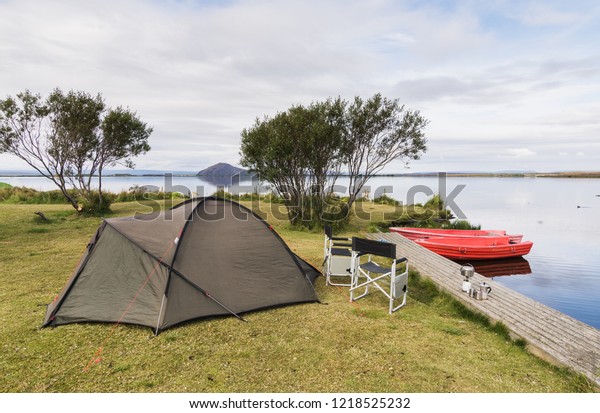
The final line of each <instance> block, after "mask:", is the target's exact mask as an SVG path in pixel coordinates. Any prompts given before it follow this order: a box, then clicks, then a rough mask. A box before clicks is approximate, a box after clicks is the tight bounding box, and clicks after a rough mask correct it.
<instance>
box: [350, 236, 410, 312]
mask: <svg viewBox="0 0 600 413" xmlns="http://www.w3.org/2000/svg"><path fill="white" fill-rule="evenodd" d="M365 255H367V256H368V260H367V261H366V262H361V257H363V256H365ZM373 256H377V257H382V258H388V259H391V260H392V265H391V266H390V267H385V266H383V265H380V264H378V263H376V262H374V261H372V257H373ZM373 274H376V275H373ZM369 287H373V288H374V289H376V290H378V291H380V292H382V293H383V294H384V295H385V296H386V297H387V299H388V302H389V305H388V312H389V313H390V314H392V313H393V312H394V311H396V310H398V309H399V308H401V307H403V306H405V305H406V296H407V293H408V259H407V258H404V257H402V258H398V259H396V244H392V243H389V242H382V241H373V240H369V239H364V238H356V237H354V238H352V282H351V286H350V301H356V300H358V299H360V298H363V297H365V296H366V295H367V294H369ZM361 290H362V293H359V295H356V294H357V292H358V291H361ZM398 300H401V301H400V303H399V304H397V302H398Z"/></svg>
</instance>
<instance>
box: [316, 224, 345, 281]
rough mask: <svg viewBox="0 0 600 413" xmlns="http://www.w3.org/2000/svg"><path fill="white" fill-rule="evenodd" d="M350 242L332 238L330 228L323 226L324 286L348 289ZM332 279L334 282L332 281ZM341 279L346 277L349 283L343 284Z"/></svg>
mask: <svg viewBox="0 0 600 413" xmlns="http://www.w3.org/2000/svg"><path fill="white" fill-rule="evenodd" d="M340 241H342V242H340ZM351 241H352V239H351V238H340V237H334V236H333V232H332V229H331V226H329V225H325V243H324V245H323V255H324V260H323V266H324V269H325V285H338V286H342V287H350V284H351V279H352V274H351V273H352V251H351V250H350V248H351V247H352V243H351ZM332 277H333V278H334V279H335V281H332ZM342 277H346V279H349V280H350V281H346V282H344V281H343V280H344V279H343V278H342Z"/></svg>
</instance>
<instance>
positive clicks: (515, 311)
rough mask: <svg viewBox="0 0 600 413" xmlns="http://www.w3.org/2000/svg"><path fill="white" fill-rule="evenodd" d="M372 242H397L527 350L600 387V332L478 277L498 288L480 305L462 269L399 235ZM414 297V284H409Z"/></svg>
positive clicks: (413, 261)
mask: <svg viewBox="0 0 600 413" xmlns="http://www.w3.org/2000/svg"><path fill="white" fill-rule="evenodd" d="M368 237H369V238H371V239H375V240H381V241H388V242H392V243H394V244H396V245H397V246H398V247H397V255H398V257H406V258H408V260H409V263H410V266H411V268H415V269H417V271H419V273H420V274H421V275H422V276H423V277H427V278H429V279H430V280H432V281H433V282H435V283H436V284H437V285H438V286H439V287H440V288H441V289H442V290H444V291H445V292H447V293H449V294H450V295H452V296H453V297H455V298H456V299H458V300H459V301H460V302H462V303H463V304H466V305H467V306H469V307H471V308H473V309H476V310H477V311H479V312H481V313H483V314H485V315H486V316H488V317H489V318H490V319H491V320H493V321H500V322H502V323H503V324H504V325H506V326H507V327H508V329H509V330H510V331H511V334H513V335H514V336H515V337H516V338H522V339H524V340H525V341H526V342H527V348H528V349H529V350H530V351H531V352H532V353H533V354H536V355H538V356H540V357H542V358H544V359H546V360H549V361H552V362H554V363H557V364H559V365H564V366H568V367H570V368H572V369H573V370H575V371H577V372H580V373H582V374H584V375H585V376H586V377H588V378H589V379H590V380H592V381H593V382H594V383H596V385H598V386H600V330H598V329H596V328H594V327H591V326H589V325H587V324H585V323H582V322H580V321H578V320H575V319H574V318H572V317H569V316H567V315H565V314H563V313H561V312H559V311H557V310H554V309H552V308H550V307H548V306H546V305H544V304H542V303H540V302H537V301H535V300H532V299H531V298H528V297H526V296H524V295H522V294H520V293H517V292H516V291H513V290H511V289H510V288H507V287H505V286H502V285H500V284H498V283H495V282H494V281H492V280H490V279H489V278H485V277H484V276H482V275H480V274H477V273H475V275H474V276H473V278H472V279H471V282H472V283H473V284H479V283H481V282H483V281H485V282H487V283H488V284H490V285H491V287H492V293H491V294H490V296H489V299H488V300H484V301H478V300H475V299H473V298H471V297H469V296H468V295H467V294H466V293H464V292H462V290H461V287H462V281H463V278H462V276H461V275H460V267H461V265H459V264H457V263H455V262H453V261H450V260H448V259H446V258H444V257H442V256H440V255H438V254H435V253H433V252H431V251H429V250H428V249H426V248H424V247H421V246H420V245H418V244H416V243H414V242H412V241H410V240H408V239H407V238H405V237H403V236H401V235H399V234H394V233H376V234H369V235H368ZM408 291H409V293H408V295H409V297H410V285H409V290H408Z"/></svg>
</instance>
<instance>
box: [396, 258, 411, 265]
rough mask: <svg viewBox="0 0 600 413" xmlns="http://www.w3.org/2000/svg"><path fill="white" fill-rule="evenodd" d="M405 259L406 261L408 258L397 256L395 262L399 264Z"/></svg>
mask: <svg viewBox="0 0 600 413" xmlns="http://www.w3.org/2000/svg"><path fill="white" fill-rule="evenodd" d="M405 261H408V258H406V257H402V258H398V259H397V260H396V261H395V262H396V264H400V263H401V262H405Z"/></svg>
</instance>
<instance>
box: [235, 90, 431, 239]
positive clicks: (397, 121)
mask: <svg viewBox="0 0 600 413" xmlns="http://www.w3.org/2000/svg"><path fill="white" fill-rule="evenodd" d="M427 123H428V121H427V120H426V119H425V118H423V117H422V116H421V115H420V114H419V112H418V111H410V110H405V109H404V106H401V105H400V104H399V103H398V100H389V99H386V98H383V97H382V96H381V95H380V94H376V95H374V96H373V97H372V98H370V99H368V100H367V101H363V100H362V99H361V98H359V97H356V98H355V99H354V101H353V102H352V103H351V104H349V103H348V102H346V101H344V100H342V99H340V98H338V99H336V100H332V99H328V100H327V101H325V102H316V103H312V104H311V105H310V106H308V107H304V106H301V105H297V106H293V107H291V108H290V109H288V110H287V111H286V112H282V113H279V114H277V115H276V116H275V117H274V118H269V117H265V118H264V119H262V120H260V119H257V120H256V122H255V124H254V126H253V127H251V128H250V129H244V130H243V131H242V144H241V152H240V154H241V155H242V159H241V163H242V165H243V166H246V167H248V168H250V169H251V170H252V171H254V172H257V173H258V174H259V175H260V176H261V178H262V179H265V180H266V181H268V182H271V183H272V184H273V185H274V187H275V189H276V190H277V191H278V192H279V193H281V194H284V195H286V206H287V208H288V218H289V219H290V222H291V223H292V224H303V225H305V226H309V227H312V226H314V225H315V224H322V223H323V221H331V219H332V217H336V219H344V218H347V217H348V215H347V213H348V211H350V208H351V207H352V205H353V203H354V202H355V200H356V198H357V196H358V194H360V193H361V191H362V188H363V187H364V185H365V183H366V182H367V181H368V179H369V178H370V177H372V176H373V175H375V174H377V173H378V172H380V171H381V170H382V169H383V168H384V167H385V166H386V165H387V164H389V163H390V162H391V161H393V160H396V159H401V160H403V161H405V162H407V163H408V162H409V161H410V160H415V159H419V157H420V156H421V154H422V153H423V152H425V151H426V149H427V148H426V139H425V135H424V133H423V129H424V128H425V126H426V125H427ZM342 173H345V174H347V176H348V177H349V180H350V187H349V197H348V200H347V201H346V202H345V204H344V205H341V206H340V202H339V201H337V202H333V199H334V197H333V196H332V195H333V194H332V190H333V185H334V184H335V182H336V179H337V178H338V177H339V176H340V174H342ZM332 210H334V212H332ZM335 210H337V212H338V214H337V216H336V214H335Z"/></svg>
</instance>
